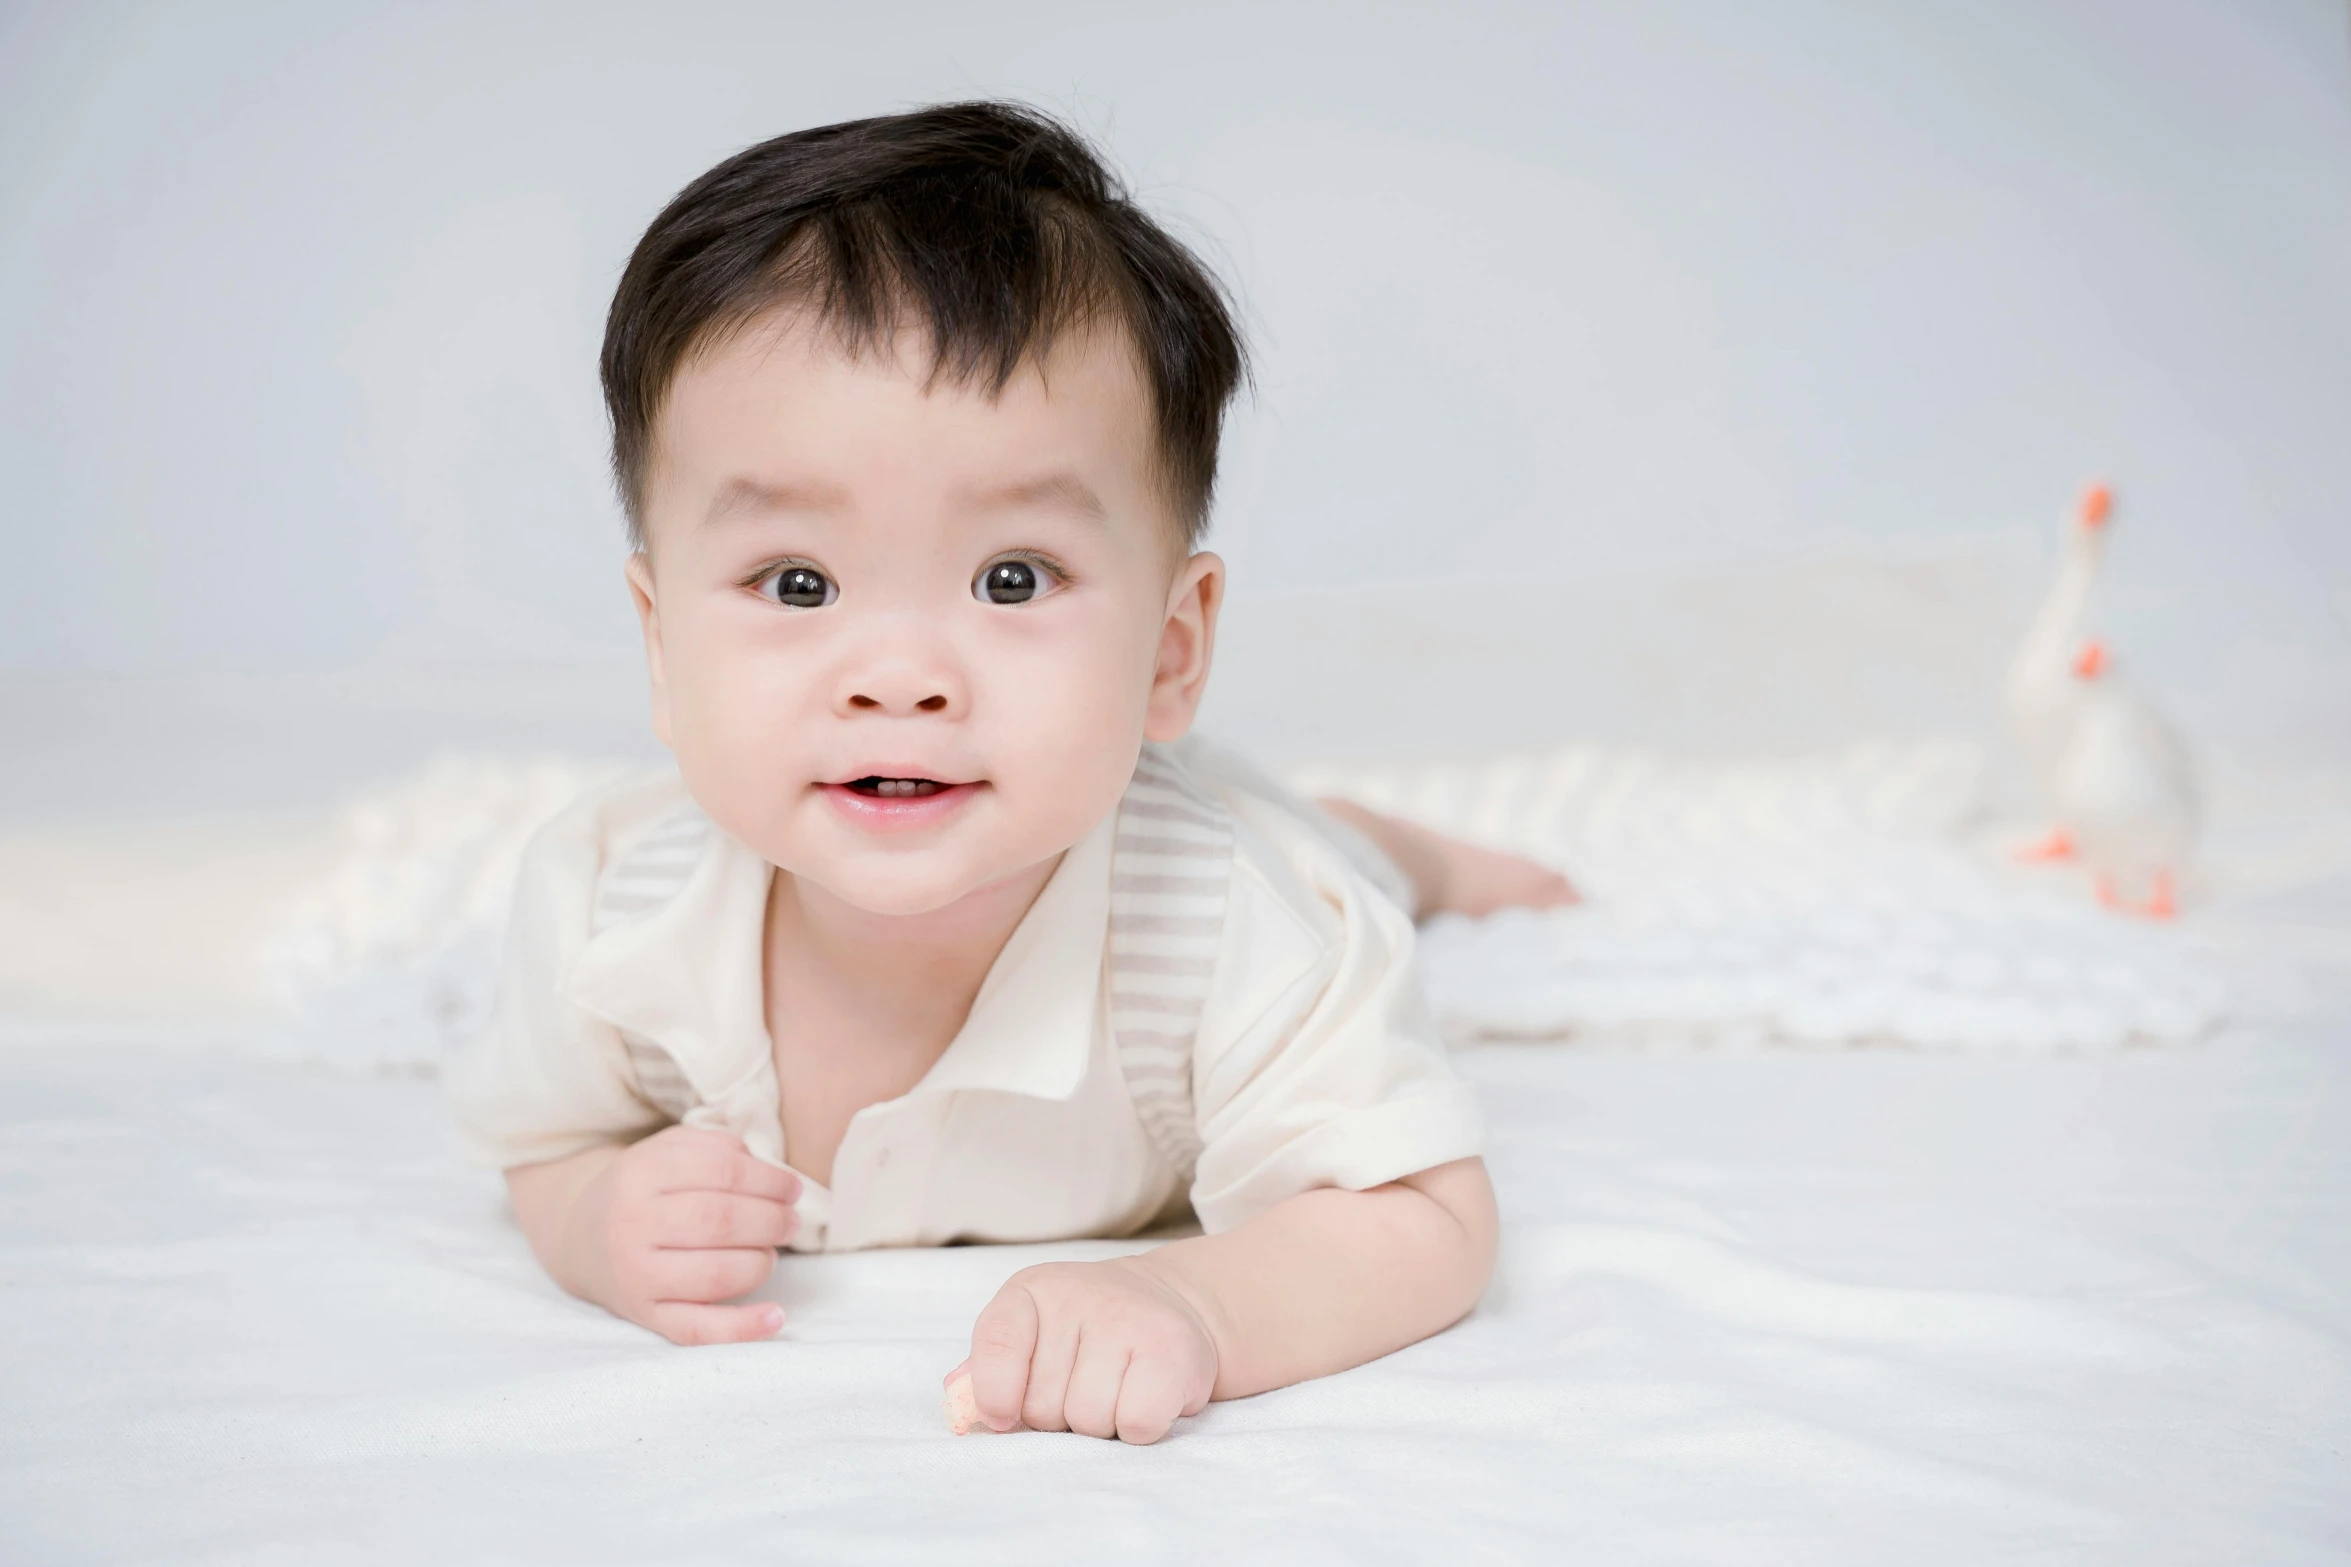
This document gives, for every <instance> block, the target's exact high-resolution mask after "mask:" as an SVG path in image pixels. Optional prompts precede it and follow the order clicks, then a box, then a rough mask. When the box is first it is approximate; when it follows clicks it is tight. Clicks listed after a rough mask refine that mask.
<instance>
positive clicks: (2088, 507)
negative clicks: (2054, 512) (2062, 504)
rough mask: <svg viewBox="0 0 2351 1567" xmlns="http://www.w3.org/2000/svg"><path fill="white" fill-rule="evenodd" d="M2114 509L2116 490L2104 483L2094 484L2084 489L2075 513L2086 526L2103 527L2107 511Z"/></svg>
mask: <svg viewBox="0 0 2351 1567" xmlns="http://www.w3.org/2000/svg"><path fill="white" fill-rule="evenodd" d="M2113 510H2114V492H2113V491H2112V490H2110V489H2108V488H2107V487H2106V486H2105V485H2103V484H2093V485H2091V486H2090V487H2089V488H2088V489H2086V490H2084V491H2082V498H2081V500H2080V501H2079V502H2078V503H2077V505H2076V507H2075V511H2074V515H2075V516H2076V517H2077V518H2079V519H2080V521H2081V525H2082V526H2083V527H2085V528H2102V527H2104V526H2105V525H2106V516H2107V513H2109V512H2111V511H2113Z"/></svg>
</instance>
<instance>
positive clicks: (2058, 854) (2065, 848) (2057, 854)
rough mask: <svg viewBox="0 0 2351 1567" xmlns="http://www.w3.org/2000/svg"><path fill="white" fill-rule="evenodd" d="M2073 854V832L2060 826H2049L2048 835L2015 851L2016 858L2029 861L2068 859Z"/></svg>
mask: <svg viewBox="0 0 2351 1567" xmlns="http://www.w3.org/2000/svg"><path fill="white" fill-rule="evenodd" d="M2073 854H2074V849H2073V834H2071V833H2069V832H2067V831H2066V830H2065V829H2064V828H2062V827H2052V828H2050V829H2049V836H2048V837H2046V838H2043V839H2041V840H2039V841H2038V842H2035V843H2028V844H2026V845H2025V846H2024V847H2023V848H2021V849H2019V850H2017V851H2016V857H2017V858H2018V859H2020V860H2025V861H2029V862H2039V861H2044V860H2070V859H2072V858H2073Z"/></svg>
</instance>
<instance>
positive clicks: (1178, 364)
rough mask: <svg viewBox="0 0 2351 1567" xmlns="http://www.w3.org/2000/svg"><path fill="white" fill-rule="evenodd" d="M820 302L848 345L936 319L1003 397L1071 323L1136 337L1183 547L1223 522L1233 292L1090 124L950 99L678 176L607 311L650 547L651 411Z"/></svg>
mask: <svg viewBox="0 0 2351 1567" xmlns="http://www.w3.org/2000/svg"><path fill="white" fill-rule="evenodd" d="M784 305H793V306H800V307H803V308H808V309H812V310H813V311H814V312H815V313H816V314H817V316H818V317H819V318H820V319H821V320H822V321H824V322H825V323H826V324H827V325H828V326H830V327H831V328H832V329H833V330H835V331H836V332H838V333H839V334H840V337H841V339H842V341H843V342H844V343H845V344H846V345H847V346H848V347H849V348H850V349H851V350H852V351H853V352H871V351H875V350H883V351H886V350H888V349H889V348H890V347H891V346H892V345H893V344H894V342H895V339H896V334H897V333H898V331H899V330H900V328H901V327H903V326H907V325H920V326H923V327H927V329H928V333H929V338H930V348H931V354H932V364H931V374H932V375H933V376H934V377H936V376H940V375H945V376H947V377H949V378H951V379H953V380H957V381H961V382H964V383H967V384H973V385H977V386H980V387H983V388H985V389H986V391H987V392H988V393H989V394H990V395H994V394H995V393H997V392H1000V391H1001V390H1002V389H1003V387H1004V384H1005V383H1006V382H1007V381H1009V380H1010V379H1011V378H1012V376H1013V375H1014V373H1015V372H1016V371H1018V370H1019V369H1020V367H1021V365H1022V363H1023V362H1024V361H1026V360H1028V359H1030V358H1032V357H1035V358H1039V359H1041V358H1042V357H1043V356H1044V355H1045V354H1046V353H1047V352H1048V351H1049V350H1050V349H1051V347H1052V345H1053V341H1054V339H1055V337H1056V336H1057V335H1058V334H1060V333H1061V332H1064V331H1067V330H1069V329H1071V328H1074V327H1080V326H1084V325H1087V324H1089V323H1091V322H1095V321H1101V320H1106V321H1110V322H1114V323H1116V324H1117V325H1118V326H1120V327H1122V328H1123V329H1124V330H1125V331H1126V333H1127V334H1128V336H1129V337H1131V338H1132V340H1133V342H1134V346H1135V350H1136V354H1137V357H1138V359H1139V361H1140V364H1141V368H1142V371H1143V376H1144V379H1145V381H1146V382H1147V383H1148V385H1149V388H1150V393H1151V402H1152V411H1153V416H1154V418H1155V420H1156V421H1157V426H1158V428H1157V432H1156V433H1157V437H1158V447H1159V458H1160V465H1161V469H1162V474H1161V478H1162V482H1163V484H1164V485H1165V488H1166V491H1167V496H1168V499H1169V501H1170V502H1171V503H1172V505H1173V508H1174V511H1175V514H1176V517H1177V519H1178V520H1179V522H1180V524H1181V526H1182V528H1183V531H1184V538H1185V541H1186V543H1187V544H1190V543H1193V542H1196V541H1197V540H1198V539H1199V536H1200V534H1201V532H1202V531H1203V530H1204V529H1205V528H1206V526H1207V522H1208V508H1209V501H1210V498H1211V496H1212V493H1213V492H1214V489H1215V486H1216V450H1217V441H1218V437H1219V435H1220V434H1221V432H1222V430H1223V426H1224V412H1225V406H1226V404H1227V403H1229V402H1230V401H1231V400H1232V396H1233V393H1234V392H1235V390H1237V388H1238V386H1239V384H1240V381H1241V379H1242V378H1243V376H1244V375H1246V374H1247V358H1246V351H1245V350H1244V348H1243V346H1242V343H1241V335H1240V332H1239V330H1238V329H1237V328H1236V327H1235V326H1234V323H1233V315H1232V311H1231V308H1230V307H1229V305H1228V303H1227V301H1226V298H1225V294H1224V291H1223V290H1222V289H1221V288H1220V287H1219V286H1218V284H1217V281H1216V279H1215V277H1214V275H1213V274H1211V273H1210V272H1209V270H1208V269H1207V268H1206V267H1205V266H1203V265H1202V264H1201V263H1200V261H1199V258H1197V257H1196V256H1194V255H1193V254H1192V252H1191V251H1190V250H1188V249H1186V248H1185V247H1184V245H1183V244H1182V243H1181V242H1180V241H1178V240H1177V239H1176V238H1175V237H1174V236H1173V235H1171V234H1170V233H1168V232H1167V230H1165V229H1163V228H1161V227H1160V226H1159V225H1158V224H1157V223H1155V222H1153V221H1152V220H1151V218H1150V217H1149V216H1147V215H1146V214H1145V213H1144V212H1143V210H1142V209H1141V208H1140V207H1138V206H1136V205H1135V203H1134V200H1133V198H1132V197H1131V196H1130V195H1129V194H1128V193H1127V191H1126V189H1125V187H1124V186H1123V185H1122V184H1120V182H1119V180H1118V179H1117V177H1116V176H1115V175H1113V174H1112V173H1111V172H1110V171H1109V169H1107V168H1106V167H1104V165H1103V162H1102V159H1101V158H1100V157H1099V156H1097V155H1096V154H1095V152H1094V150H1093V148H1092V147H1090V146H1088V145H1087V143H1086V141H1085V139H1084V138H1083V137H1081V136H1080V135H1078V134H1077V132H1075V131H1073V130H1071V129H1070V128H1069V127H1068V126H1065V125H1063V124H1061V123H1060V122H1059V121H1057V120H1055V119H1053V118H1052V117H1051V116H1049V115H1046V114H1043V113H1041V112H1039V111H1038V110H1036V109H1032V108H1029V107H1028V106H1026V105H1024V104H1016V103H951V104H940V105H936V106H934V107H931V108H927V109H917V110H915V111H913V112H912V113H908V114H893V115H887V116H884V117H882V118H879V119H871V120H851V121H848V122H847V123H845V124H841V125H826V126H820V127H819V128H817V129H815V130H807V131H794V132H792V133H791V134H790V135H788V136H778V137H776V138H775V139H774V140H773V141H765V142H761V143H760V144H759V145H758V146H756V147H752V148H749V149H747V150H746V151H743V152H739V153H737V154H735V156H733V157H731V158H729V159H727V160H726V161H725V162H724V163H721V164H720V165H718V167H716V168H714V169H712V170H711V171H710V172H709V173H707V174H705V175H703V176H702V177H701V178H700V179H698V180H696V181H694V183H692V184H691V185H688V186H687V187H686V188H685V189H684V190H682V191H680V192H679V193H678V195H677V198H676V199H675V200H673V201H671V202H670V204H669V205H668V206H667V207H665V208H663V209H662V212H661V216H659V217H657V218H655V219H654V220H653V225H652V227H650V228H648V229H647V230H646V231H645V237H644V238H643V239H641V240H639V241H638V242H637V248H636V250H635V252H634V253H632V254H631V255H630V257H629V264H628V268H627V270H626V271H624V272H623V273H622V274H621V279H620V288H619V289H618V291H617V292H615V293H614V295H613V297H612V311H611V314H610V315H609V316H607V317H606V319H605V324H604V354H603V374H604V401H605V406H606V407H607V409H608V410H609V411H610V413H611V415H612V469H613V476H614V478H615V479H616V480H617V481H618V483H619V485H620V494H621V501H622V504H623V505H624V506H625V507H626V508H627V511H628V519H629V537H630V540H631V542H632V543H634V544H635V545H636V546H637V547H638V548H643V546H644V536H645V535H644V528H645V515H644V482H645V469H646V465H647V463H648V461H649V460H650V457H651V452H652V445H653V427H654V421H655V420H656V419H657V418H658V417H659V415H660V412H661V405H662V400H663V398H664V397H665V396H666V395H667V394H668V392H669V388H670V384H671V382H672V381H673V380H674V379H675V378H676V376H677V373H678V370H679V368H680V367H681V366H682V365H683V364H685V362H686V361H687V359H688V358H689V357H690V356H691V355H693V354H695V353H696V352H698V351H700V350H701V349H702V348H704V347H706V346H707V345H709V344H710V343H712V342H713V341H715V340H717V339H720V338H723V337H724V335H725V334H727V333H728V332H730V331H734V330H736V329H739V328H740V327H742V326H744V325H745V324H747V323H748V322H750V321H751V320H753V319H754V318H755V317H757V316H759V315H760V314H761V313H763V312H765V311H767V310H770V309H772V308H775V307H778V306H784Z"/></svg>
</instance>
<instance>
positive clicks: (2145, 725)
mask: <svg viewBox="0 0 2351 1567" xmlns="http://www.w3.org/2000/svg"><path fill="white" fill-rule="evenodd" d="M2072 678H2073V680H2074V682H2075V688H2076V694H2077V697H2078V701H2077V703H2076V705H2075V707H2074V709H2073V713H2072V717H2071V722H2070V728H2069V731H2068V733H2067V735H2066V738H2065V744H2064V749H2063V750H2062V752H2060V754H2059V756H2058V758H2057V762H2056V765H2055V767H2054V768H2053V769H2052V771H2051V773H2050V777H2049V797H2050V805H2051V807H2052V809H2053V811H2054V814H2055V816H2056V821H2057V830H2058V831H2059V832H2061V833H2064V834H2065V835H2066V836H2067V838H2068V839H2069V840H2070V842H2071V843H2072V845H2073V847H2074V850H2075V852H2077V853H2078V854H2079V855H2080V856H2081V858H2082V859H2083V860H2084V861H2085V862H2087V863H2088V864H2089V866H2090V867H2091V869H2092V870H2093V871H2095V872H2096V873H2097V885H2098V901H2099V902H2101V903H2103V904H2105V905H2106V906H2107V907H2108V908H2112V909H2122V910H2126V911H2128V912H2130V913H2134V914H2145V915H2149V916H2151V917H2153V918H2156V919H2169V918H2171V917H2172V915H2173V914H2175V913H2177V912H2178V908H2179V904H2178V881H2179V876H2180V873H2181V872H2182V871H2183V870H2184V869H2185V867H2186V865H2187V861H2188V855H2189V853H2190V851H2191V850H2192V849H2193V848H2194V847H2195V843H2196V829H2197V826H2198V824H2199V821H2200V819H2201V815H2202V808H2201V798H2200V794H2199V791H2198V789H2197V787H2196V769H2195V764H2194V762H2193V760H2192V759H2191V758H2190V757H2189V755H2188V748H2187V745H2186V744H2185V742H2183V741H2182V740H2181V739H2180V736H2179V732H2178V731H2177V730H2175V729H2173V728H2172V726H2171V725H2170V724H2169V723H2167V722H2165V720H2164V718H2163V716H2162V715H2161V714H2160V713H2158V712H2156V711H2155V709H2154V708H2152V707H2151V706H2149V705H2148V704H2147V702H2146V700H2145V699H2144V698H2143V697H2141V696H2140V695H2139V693H2138V692H2136V691H2134V690H2132V689H2131V687H2130V686H2129V685H2128V684H2127V683H2125V682H2124V681H2123V679H2122V678H2121V676H2120V675H2118V674H2117V673H2116V671H2115V668H2114V661H2113V660H2112V659H2111V658H2110V657H2108V655H2107V652H2106V649H2105V647H2104V645H2103V644H2101V643H2098V642H2087V643H2084V644H2083V645H2082V648H2081V650H2080V651H2079V652H2078V653H2077V654H2076V655H2075V657H2074V660H2073V667H2072Z"/></svg>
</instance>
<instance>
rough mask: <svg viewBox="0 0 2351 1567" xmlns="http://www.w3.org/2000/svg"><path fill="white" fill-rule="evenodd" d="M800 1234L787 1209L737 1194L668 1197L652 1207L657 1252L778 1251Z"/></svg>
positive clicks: (797, 1217)
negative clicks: (708, 1248) (713, 1248)
mask: <svg viewBox="0 0 2351 1567" xmlns="http://www.w3.org/2000/svg"><path fill="white" fill-rule="evenodd" d="M799 1228H800V1215H799V1213H798V1212H797V1211H796V1210H794V1209H793V1208H792V1207H791V1206H790V1205H788V1204H785V1203H780V1202H770V1201H768V1200H767V1199H766V1198H764V1197H746V1196H744V1195H742V1194H741V1193H740V1192H671V1193H669V1194H667V1195H666V1196H664V1197H662V1198H661V1199H660V1200H659V1201H658V1202H656V1203H655V1204H654V1207H653V1226H652V1240H653V1244H654V1245H656V1246H767V1247H771V1248H772V1247H776V1246H781V1245H783V1244H784V1242H786V1241H788V1240H790V1239H791V1238H792V1235H793V1232H794V1231H796V1230H798V1229H799Z"/></svg>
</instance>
